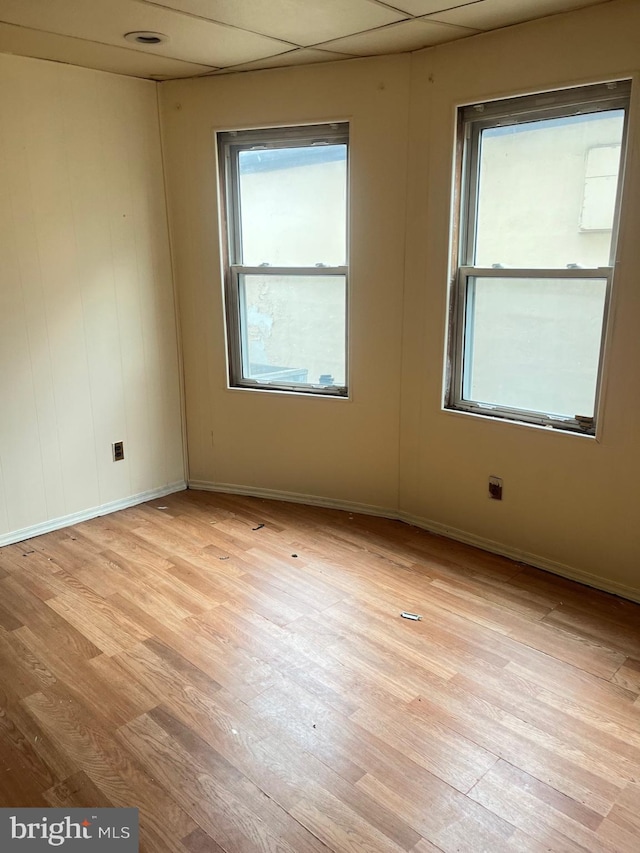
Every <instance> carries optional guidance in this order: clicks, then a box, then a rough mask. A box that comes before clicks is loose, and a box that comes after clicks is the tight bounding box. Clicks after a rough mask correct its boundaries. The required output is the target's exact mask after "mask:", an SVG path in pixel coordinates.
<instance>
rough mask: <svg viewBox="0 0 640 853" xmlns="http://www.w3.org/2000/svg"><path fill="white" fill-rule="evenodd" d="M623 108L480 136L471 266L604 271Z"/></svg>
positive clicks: (509, 127)
mask: <svg viewBox="0 0 640 853" xmlns="http://www.w3.org/2000/svg"><path fill="white" fill-rule="evenodd" d="M623 125H624V111H623V110H608V111H606V112H599V113H589V114H586V115H580V116H566V117H563V118H554V119H547V120H544V121H531V122H526V123H523V124H513V125H507V126H505V127H493V128H489V129H486V130H483V131H482V134H481V147H480V155H479V168H480V181H479V190H478V217H477V232H476V253H475V265H476V266H481V267H491V266H494V265H498V264H500V265H502V266H505V267H521V268H532V267H547V268H553V267H555V268H558V267H566V266H570V265H573V264H577V265H578V266H583V267H599V266H608V265H609V261H610V253H611V233H612V227H613V219H614V208H615V195H616V187H617V182H618V171H619V166H620V150H621V142H622V131H623Z"/></svg>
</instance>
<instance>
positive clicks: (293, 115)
mask: <svg viewBox="0 0 640 853" xmlns="http://www.w3.org/2000/svg"><path fill="white" fill-rule="evenodd" d="M410 62H411V60H410V57H409V56H400V57H388V58H382V59H376V60H370V61H365V62H355V63H339V64H331V65H330V66H325V67H319V66H315V67H308V68H300V69H295V70H293V71H292V70H289V69H287V70H278V71H266V72H258V73H251V74H237V75H231V76H225V77H218V78H208V79H205V80H192V81H184V82H180V81H177V82H172V83H166V84H163V85H162V86H161V87H160V91H161V111H162V119H163V136H164V143H165V154H166V158H165V166H166V172H167V181H168V198H169V208H170V211H171V216H170V221H171V231H172V238H173V243H174V257H175V265H176V276H177V283H178V287H179V292H180V308H181V323H182V328H183V340H184V361H185V379H186V406H187V428H188V438H189V462H190V477H191V480H192V481H205V482H208V483H215V484H232V485H237V486H244V487H247V488H252V489H275V490H281V491H288V492H296V493H301V494H305V495H311V496H320V497H329V498H332V499H335V500H346V501H353V502H357V503H364V504H370V505H374V506H378V507H380V506H381V507H395V506H397V502H398V438H399V410H400V398H399V388H400V352H401V341H402V329H401V319H402V269H403V262H404V216H405V187H406V148H407V121H408V101H409V67H410ZM346 119H348V120H349V121H350V122H351V158H352V160H351V244H350V248H351V290H350V299H351V317H350V323H351V335H350V374H351V387H352V391H353V393H352V398H351V399H350V400H343V399H328V398H323V399H318V398H310V397H304V396H295V395H287V394H281V393H273V392H267V393H258V392H253V391H240V390H229V389H228V388H227V371H226V348H225V340H224V324H223V302H222V283H221V276H220V248H219V240H218V233H219V219H218V210H217V201H216V198H217V178H216V166H215V160H214V150H215V148H214V131H215V130H228V129H239V128H249V127H263V126H267V125H280V124H281V125H286V124H298V123H315V122H326V121H331V120H346Z"/></svg>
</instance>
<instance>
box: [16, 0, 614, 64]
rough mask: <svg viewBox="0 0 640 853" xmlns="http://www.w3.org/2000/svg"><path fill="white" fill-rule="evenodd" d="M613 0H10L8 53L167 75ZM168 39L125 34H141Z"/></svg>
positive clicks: (434, 36)
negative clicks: (134, 39) (148, 41)
mask: <svg viewBox="0 0 640 853" xmlns="http://www.w3.org/2000/svg"><path fill="white" fill-rule="evenodd" d="M601 2H606V0H473V2H469V1H468V0H393V2H390V3H387V2H382V1H381V0H0V53H15V54H19V55H22V56H32V57H37V58H40V59H51V60H55V61H57V62H66V63H70V64H72V65H82V66H85V67H88V68H98V69H101V70H103V71H113V72H116V73H118V74H129V75H133V76H136V77H147V78H151V79H155V80H167V79H173V78H178V77H192V76H197V75H204V74H224V73H230V72H236V71H246V70H249V69H256V68H274V67H278V66H286V65H308V64H312V63H316V62H326V61H330V60H338V59H348V58H351V57H356V56H375V55H379V54H386V53H404V52H407V51H411V50H418V49H419V48H422V47H429V46H430V45H436V44H442V43H443V42H449V41H455V40H457V39H461V38H466V37H468V36H472V35H475V34H476V33H479V32H484V31H487V30H493V29H498V28H500V27H506V26H509V25H511V24H517V23H520V22H522V21H529V20H533V19H535V18H542V17H545V16H547V15H553V14H556V13H559V12H566V11H569V10H573V9H579V8H582V7H584V6H592V5H596V4H597V3H601ZM138 30H144V31H155V32H159V33H162V34H164V35H166V36H167V37H168V38H167V41H165V42H164V43H162V44H159V45H154V46H151V45H140V44H133V43H131V42H128V41H125V39H124V36H125V34H126V33H130V32H132V31H138Z"/></svg>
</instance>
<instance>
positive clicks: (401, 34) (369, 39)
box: [317, 19, 477, 56]
mask: <svg viewBox="0 0 640 853" xmlns="http://www.w3.org/2000/svg"><path fill="white" fill-rule="evenodd" d="M475 32H477V30H473V29H468V28H466V27H453V26H449V25H447V24H440V23H438V24H436V23H435V22H431V21H425V20H424V19H420V20H411V21H403V22H402V23H400V24H391V25H390V26H388V27H381V28H379V29H377V30H370V31H369V32H367V33H360V34H359V35H356V36H347V38H343V39H337V40H336V41H330V42H324V43H323V44H321V45H317V47H321V48H322V49H323V50H334V51H337V52H338V53H350V54H354V55H356V56H375V55H377V54H381V53H403V52H404V51H409V50H418V49H419V48H421V47H428V46H429V45H432V44H441V43H442V42H445V41H454V40H455V39H459V38H464V37H465V36H470V35H473V34H474V33H475Z"/></svg>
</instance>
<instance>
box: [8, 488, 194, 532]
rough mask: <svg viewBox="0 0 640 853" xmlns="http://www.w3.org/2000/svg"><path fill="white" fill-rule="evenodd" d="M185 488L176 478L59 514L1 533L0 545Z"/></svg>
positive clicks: (106, 513)
mask: <svg viewBox="0 0 640 853" xmlns="http://www.w3.org/2000/svg"><path fill="white" fill-rule="evenodd" d="M186 488H187V484H186V482H185V481H184V480H177V481H176V482H175V483H169V484H168V485H167V486H161V487H160V488H159V489H149V491H147V492H139V493H138V494H137V495H131V496H130V497H127V498H121V499H120V500H117V501H111V502H110V503H106V504H101V505H100V506H94V507H92V508H91V509H84V510H81V511H80V512H74V513H71V514H70V515H61V516H59V517H58V518H52V519H49V520H48V521H42V522H41V523H40V524H33V525H32V526H31V527H23V528H22V529H21V530H13V531H11V532H10V533H3V534H2V535H1V536H0V547H2V546H3V545H13V544H14V543H15V542H24V540H25V539H33V537H34V536H42V534H43V533H50V532H51V531H52V530H60V529H61V528H62V527H70V526H71V525H72V524H79V523H80V522H81V521H88V520H89V519H90V518H97V517H98V516H99V515H108V514H109V513H110V512H117V511H118V510H119V509H127V508H128V507H130V506H136V504H141V503H144V502H145V501H152V500H154V498H162V497H164V496H165V495H170V494H173V493H174V492H181V491H184V489H186Z"/></svg>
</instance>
